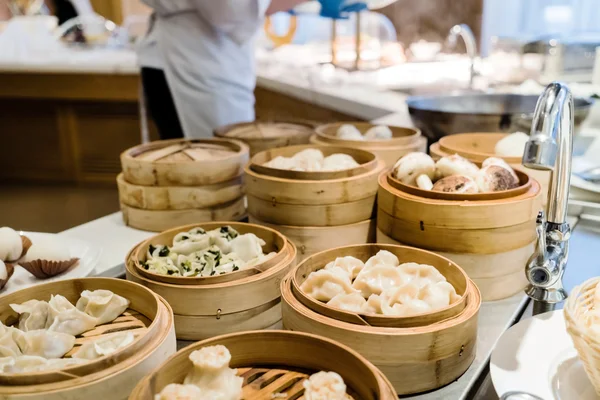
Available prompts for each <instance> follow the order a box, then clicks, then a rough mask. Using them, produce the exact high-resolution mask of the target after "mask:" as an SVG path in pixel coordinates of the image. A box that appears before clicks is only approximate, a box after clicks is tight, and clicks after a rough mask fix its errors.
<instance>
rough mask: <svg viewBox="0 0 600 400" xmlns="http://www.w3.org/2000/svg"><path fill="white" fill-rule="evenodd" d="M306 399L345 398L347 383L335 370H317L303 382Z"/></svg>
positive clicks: (336, 399)
mask: <svg viewBox="0 0 600 400" xmlns="http://www.w3.org/2000/svg"><path fill="white" fill-rule="evenodd" d="M303 386H304V399H305V400H345V399H347V397H346V384H345V383H344V380H343V379H342V377H341V376H340V375H339V374H337V373H335V372H325V371H321V372H317V373H316V374H313V375H311V376H310V377H309V378H308V379H307V380H305V381H304V382H303Z"/></svg>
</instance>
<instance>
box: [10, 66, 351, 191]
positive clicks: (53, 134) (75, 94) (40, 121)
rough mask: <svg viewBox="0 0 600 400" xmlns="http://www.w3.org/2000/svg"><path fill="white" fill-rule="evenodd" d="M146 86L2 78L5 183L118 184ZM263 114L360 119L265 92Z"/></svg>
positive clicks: (130, 78) (90, 79)
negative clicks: (121, 158)
mask: <svg viewBox="0 0 600 400" xmlns="http://www.w3.org/2000/svg"><path fill="white" fill-rule="evenodd" d="M139 84H140V82H139V76H138V75H137V74H99V73H50V72H48V73H47V72H0V137H1V138H2V140H3V146H2V149H3V151H2V157H0V180H3V181H5V180H18V181H20V182H23V181H54V182H76V183H80V184H94V183H105V184H111V185H114V184H115V178H116V175H117V173H118V172H119V171H120V170H121V166H120V162H119V154H120V153H121V152H122V151H123V150H125V149H126V148H129V147H132V146H135V145H136V144H139V143H140V139H141V135H140V119H139V105H138V93H139ZM256 114H257V117H258V118H261V119H266V120H268V119H276V118H298V119H308V120H313V121H318V122H330V121H336V120H342V119H353V118H352V117H351V116H349V115H345V114H342V113H339V112H336V111H332V110H329V109H325V108H322V107H318V106H315V105H312V104H310V103H307V102H304V101H301V100H297V99H295V98H292V97H290V96H286V95H282V94H279V93H276V92H274V91H271V90H268V89H264V88H257V90H256ZM150 131H151V132H150V135H151V138H152V139H157V138H158V135H157V133H156V129H155V127H154V126H153V124H150Z"/></svg>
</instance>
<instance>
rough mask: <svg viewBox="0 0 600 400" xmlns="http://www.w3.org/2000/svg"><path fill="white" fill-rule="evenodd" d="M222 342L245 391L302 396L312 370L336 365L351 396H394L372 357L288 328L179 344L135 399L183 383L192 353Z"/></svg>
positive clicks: (390, 399)
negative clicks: (229, 354)
mask: <svg viewBox="0 0 600 400" xmlns="http://www.w3.org/2000/svg"><path fill="white" fill-rule="evenodd" d="M215 345H223V346H225V347H227V348H228V349H229V352H230V353H231V362H230V366H231V367H232V368H237V370H238V375H239V376H241V377H243V378H244V382H243V392H242V397H243V398H244V399H254V400H272V399H274V398H277V397H278V396H277V395H278V394H279V395H285V397H284V398H288V399H301V398H303V397H302V395H303V391H304V388H303V385H302V384H303V382H304V380H305V379H306V378H308V376H309V375H310V374H312V373H316V372H318V371H335V372H337V373H338V374H340V375H341V376H342V378H343V379H344V382H345V383H346V386H347V392H348V394H349V396H350V399H355V400H395V399H397V394H396V393H395V392H394V390H393V388H392V387H391V386H390V383H389V381H388V380H387V379H386V378H385V377H383V376H382V374H381V372H380V371H379V370H377V368H375V367H374V366H373V364H371V363H370V362H369V361H367V360H366V359H365V358H364V357H362V356H361V355H360V354H358V353H357V352H355V351H354V350H351V349H350V348H348V347H346V346H344V345H342V344H340V343H336V342H334V341H333V340H329V339H326V338H323V337H319V336H315V335H311V334H307V333H299V332H287V331H254V332H243V333H237V334H231V335H225V336H219V337H216V338H213V339H208V340H204V341H202V342H199V343H195V344H193V345H191V346H189V347H186V348H185V349H183V350H180V351H179V352H177V354H175V355H174V356H172V357H171V358H169V359H168V360H167V361H166V362H165V363H163V364H162V365H161V366H159V367H158V368H156V369H155V370H154V371H153V372H152V373H151V374H150V375H148V376H147V377H146V378H145V379H144V380H142V381H141V382H140V383H139V384H138V386H136V388H135V390H134V391H133V393H132V395H131V397H130V399H132V400H133V399H135V400H154V396H155V395H156V394H158V393H160V391H161V390H162V389H163V388H164V387H165V386H167V385H168V384H170V383H182V382H183V380H184V378H185V376H186V375H187V373H188V372H189V371H191V370H192V369H193V364H192V362H191V361H190V360H189V355H190V354H191V353H192V352H193V351H195V350H198V349H200V348H202V347H206V346H215Z"/></svg>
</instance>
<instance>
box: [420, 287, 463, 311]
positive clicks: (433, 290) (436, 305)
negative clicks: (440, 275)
mask: <svg viewBox="0 0 600 400" xmlns="http://www.w3.org/2000/svg"><path fill="white" fill-rule="evenodd" d="M419 299H420V300H423V301H424V302H426V303H427V304H429V305H430V306H431V308H432V309H433V310H438V309H441V308H444V307H447V306H449V305H450V304H452V303H454V302H455V301H457V300H459V299H460V296H459V295H457V294H456V289H455V288H454V286H452V285H451V284H450V283H448V282H446V281H441V282H435V283H429V284H427V285H425V286H423V287H422V288H421V290H420V292H419Z"/></svg>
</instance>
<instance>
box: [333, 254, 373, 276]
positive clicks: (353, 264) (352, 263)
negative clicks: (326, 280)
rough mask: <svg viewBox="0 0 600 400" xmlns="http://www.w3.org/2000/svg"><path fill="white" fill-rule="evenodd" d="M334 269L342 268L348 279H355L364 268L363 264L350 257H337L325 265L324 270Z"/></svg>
mask: <svg viewBox="0 0 600 400" xmlns="http://www.w3.org/2000/svg"><path fill="white" fill-rule="evenodd" d="M334 267H339V268H342V269H343V270H345V271H346V272H347V273H348V274H349V275H350V279H355V278H356V277H357V276H358V273H359V272H360V271H362V269H363V268H364V267H365V263H363V262H362V261H361V260H359V259H358V258H356V257H352V256H345V257H337V258H336V259H335V261H331V262H329V263H327V265H325V269H331V268H334Z"/></svg>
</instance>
